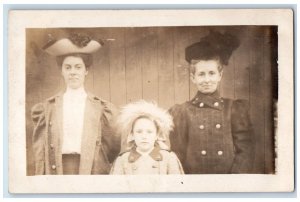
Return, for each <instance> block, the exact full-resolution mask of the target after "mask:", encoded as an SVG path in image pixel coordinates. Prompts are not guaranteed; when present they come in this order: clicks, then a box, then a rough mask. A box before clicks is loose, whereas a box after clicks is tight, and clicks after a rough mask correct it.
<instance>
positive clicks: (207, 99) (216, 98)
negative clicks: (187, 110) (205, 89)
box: [190, 90, 224, 110]
mask: <svg viewBox="0 0 300 202" xmlns="http://www.w3.org/2000/svg"><path fill="white" fill-rule="evenodd" d="M190 103H191V104H192V105H195V106H197V107H199V108H206V107H209V108H214V109H217V110H221V109H223V107H224V103H223V99H222V98H221V96H220V93H219V91H218V90H217V91H215V92H214V93H212V94H203V93H201V92H200V91H198V92H197V94H196V96H195V97H194V98H193V99H192V100H191V101H190Z"/></svg>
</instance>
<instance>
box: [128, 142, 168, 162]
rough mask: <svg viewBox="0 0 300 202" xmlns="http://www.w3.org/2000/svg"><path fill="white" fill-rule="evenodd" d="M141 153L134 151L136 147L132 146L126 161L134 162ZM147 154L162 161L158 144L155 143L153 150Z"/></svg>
mask: <svg viewBox="0 0 300 202" xmlns="http://www.w3.org/2000/svg"><path fill="white" fill-rule="evenodd" d="M141 156H142V155H141V154H140V153H139V152H137V151H136V147H133V148H132V149H131V150H130V153H129V156H128V161H129V162H130V163H133V162H135V161H136V160H138V159H139V158H140V157H141ZM149 156H150V157H151V158H152V159H153V160H155V161H162V159H163V157H162V155H161V153H160V147H159V146H158V145H155V147H154V148H153V150H152V151H151V152H150V153H149Z"/></svg>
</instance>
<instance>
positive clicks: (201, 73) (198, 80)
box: [191, 60, 222, 94]
mask: <svg viewBox="0 0 300 202" xmlns="http://www.w3.org/2000/svg"><path fill="white" fill-rule="evenodd" d="M194 66H195V73H194V74H193V73H192V74H191V80H192V82H193V83H194V84H195V85H196V86H197V88H198V91H200V92H201V93H203V94H211V93H214V92H215V91H216V90H217V89H218V86H219V83H220V81H221V78H222V72H220V71H219V66H220V63H219V61H218V60H200V61H199V62H198V63H196V64H194Z"/></svg>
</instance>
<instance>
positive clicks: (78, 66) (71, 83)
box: [62, 56, 88, 89]
mask: <svg viewBox="0 0 300 202" xmlns="http://www.w3.org/2000/svg"><path fill="white" fill-rule="evenodd" d="M87 74H88V71H87V70H86V67H85V64H84V62H83V60H82V58H81V57H76V56H67V57H66V58H65V59H64V61H63V63H62V76H63V77H64V80H65V84H66V85H67V87H69V88H72V89H77V88H80V87H82V86H83V85H84V80H85V76H86V75H87Z"/></svg>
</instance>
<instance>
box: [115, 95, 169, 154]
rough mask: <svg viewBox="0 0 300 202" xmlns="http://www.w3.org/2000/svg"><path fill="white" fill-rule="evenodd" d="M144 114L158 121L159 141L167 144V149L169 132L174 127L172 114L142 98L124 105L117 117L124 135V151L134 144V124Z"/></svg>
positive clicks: (122, 135) (121, 132) (118, 124)
mask: <svg viewBox="0 0 300 202" xmlns="http://www.w3.org/2000/svg"><path fill="white" fill-rule="evenodd" d="M142 116H145V117H149V119H151V120H154V121H155V122H156V124H157V127H158V140H157V141H158V143H159V144H160V145H161V144H162V145H165V146H164V147H165V148H164V149H167V147H168V146H167V144H168V143H169V133H170V131H171V130H172V129H173V119H172V116H171V115H170V114H169V113H168V112H167V111H166V110H164V109H162V108H159V107H158V106H157V104H156V103H154V102H147V101H145V100H140V101H137V102H133V103H129V104H127V105H126V106H124V107H123V108H122V110H121V113H120V115H119V117H118V119H117V126H118V130H119V133H120V134H121V137H122V148H121V150H123V151H124V150H127V149H130V148H131V147H132V146H134V139H133V137H132V126H133V123H134V122H135V121H136V120H137V119H138V118H139V117H142ZM166 143H167V144H166Z"/></svg>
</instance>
